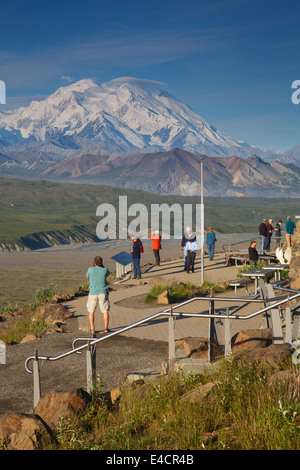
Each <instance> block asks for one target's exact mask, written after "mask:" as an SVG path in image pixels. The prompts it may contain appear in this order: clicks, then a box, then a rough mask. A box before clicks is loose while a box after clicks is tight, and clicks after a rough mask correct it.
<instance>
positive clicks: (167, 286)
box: [144, 279, 227, 303]
mask: <svg viewBox="0 0 300 470" xmlns="http://www.w3.org/2000/svg"><path fill="white" fill-rule="evenodd" d="M211 289H213V290H215V291H224V290H226V289H227V286H225V285H223V286H221V285H219V284H214V283H211V282H209V281H206V280H204V282H203V283H202V284H201V285H200V286H196V285H194V284H192V283H191V282H171V281H165V280H164V279H159V280H156V281H155V282H154V284H153V285H152V288H151V291H150V292H149V294H147V296H146V297H145V299H144V302H145V303H148V302H152V301H154V300H156V299H157V298H158V296H159V295H160V294H162V293H163V292H164V291H167V292H168V295H169V297H170V299H171V302H180V301H181V300H184V299H187V298H192V297H197V296H201V295H204V294H209V293H210V291H211Z"/></svg>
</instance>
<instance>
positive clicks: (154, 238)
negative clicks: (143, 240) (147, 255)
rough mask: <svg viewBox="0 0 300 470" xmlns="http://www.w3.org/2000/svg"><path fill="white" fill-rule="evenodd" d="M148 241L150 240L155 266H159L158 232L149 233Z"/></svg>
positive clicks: (159, 244)
mask: <svg viewBox="0 0 300 470" xmlns="http://www.w3.org/2000/svg"><path fill="white" fill-rule="evenodd" d="M150 240H152V245H151V248H152V250H153V253H154V256H155V261H156V266H160V255H159V250H160V249H161V236H160V235H159V231H158V230H155V232H153V233H151V235H150Z"/></svg>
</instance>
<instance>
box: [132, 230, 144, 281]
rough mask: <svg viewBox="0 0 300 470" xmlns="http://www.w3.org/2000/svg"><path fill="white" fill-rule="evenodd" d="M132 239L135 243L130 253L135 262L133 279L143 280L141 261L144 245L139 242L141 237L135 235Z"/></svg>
mask: <svg viewBox="0 0 300 470" xmlns="http://www.w3.org/2000/svg"><path fill="white" fill-rule="evenodd" d="M131 239H132V241H133V246H132V249H131V250H130V253H131V255H132V260H133V276H132V279H141V268H140V261H141V251H142V245H141V243H140V242H139V237H138V236H137V235H133V236H132V237H131Z"/></svg>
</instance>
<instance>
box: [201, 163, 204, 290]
mask: <svg viewBox="0 0 300 470" xmlns="http://www.w3.org/2000/svg"><path fill="white" fill-rule="evenodd" d="M201 241H202V246H201V284H203V282H204V206H203V157H201Z"/></svg>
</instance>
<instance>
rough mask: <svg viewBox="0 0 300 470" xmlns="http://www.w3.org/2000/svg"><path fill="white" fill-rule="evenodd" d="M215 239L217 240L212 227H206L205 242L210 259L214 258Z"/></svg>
mask: <svg viewBox="0 0 300 470" xmlns="http://www.w3.org/2000/svg"><path fill="white" fill-rule="evenodd" d="M216 241H217V239H216V234H215V232H214V231H213V228H212V227H208V232H207V234H206V244H207V248H208V256H209V260H210V261H211V260H213V259H214V254H215V243H216Z"/></svg>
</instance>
